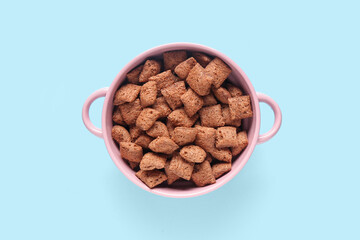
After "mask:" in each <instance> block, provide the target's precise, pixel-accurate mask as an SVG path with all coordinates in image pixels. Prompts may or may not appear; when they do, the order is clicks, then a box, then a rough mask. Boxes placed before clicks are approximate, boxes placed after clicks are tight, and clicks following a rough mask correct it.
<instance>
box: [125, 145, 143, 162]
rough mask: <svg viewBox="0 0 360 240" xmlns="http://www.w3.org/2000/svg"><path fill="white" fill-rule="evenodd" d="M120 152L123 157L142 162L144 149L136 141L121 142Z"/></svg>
mask: <svg viewBox="0 0 360 240" xmlns="http://www.w3.org/2000/svg"><path fill="white" fill-rule="evenodd" d="M120 154H121V157H122V158H123V159H126V160H128V161H130V162H140V161H141V159H142V157H143V149H142V147H140V146H139V145H137V144H135V143H131V142H121V143H120Z"/></svg>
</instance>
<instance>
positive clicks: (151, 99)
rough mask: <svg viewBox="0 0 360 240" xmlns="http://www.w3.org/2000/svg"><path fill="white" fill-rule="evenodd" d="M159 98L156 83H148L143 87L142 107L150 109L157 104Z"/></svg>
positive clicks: (141, 95)
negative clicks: (149, 107)
mask: <svg viewBox="0 0 360 240" xmlns="http://www.w3.org/2000/svg"><path fill="white" fill-rule="evenodd" d="M156 96H157V87H156V82H154V81H148V82H147V83H145V84H144V85H142V86H141V89H140V103H141V106H142V107H148V106H151V105H153V104H154V103H155V101H156Z"/></svg>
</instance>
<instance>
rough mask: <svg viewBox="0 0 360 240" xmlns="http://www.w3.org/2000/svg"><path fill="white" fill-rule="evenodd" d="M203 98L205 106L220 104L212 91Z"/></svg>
mask: <svg viewBox="0 0 360 240" xmlns="http://www.w3.org/2000/svg"><path fill="white" fill-rule="evenodd" d="M203 100H204V106H205V107H206V106H212V105H216V104H218V102H217V101H216V98H215V97H214V95H213V94H212V93H209V94H208V95H206V96H203Z"/></svg>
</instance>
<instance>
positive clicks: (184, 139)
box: [171, 127, 197, 146]
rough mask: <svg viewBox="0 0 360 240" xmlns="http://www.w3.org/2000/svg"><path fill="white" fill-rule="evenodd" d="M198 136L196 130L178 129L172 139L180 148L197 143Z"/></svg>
mask: <svg viewBox="0 0 360 240" xmlns="http://www.w3.org/2000/svg"><path fill="white" fill-rule="evenodd" d="M196 134H197V129H196V128H189V127H176V128H175V129H174V132H173V134H172V137H171V139H172V140H173V141H174V142H175V143H176V144H177V145H179V146H184V145H186V144H189V143H192V142H194V141H195V138H196Z"/></svg>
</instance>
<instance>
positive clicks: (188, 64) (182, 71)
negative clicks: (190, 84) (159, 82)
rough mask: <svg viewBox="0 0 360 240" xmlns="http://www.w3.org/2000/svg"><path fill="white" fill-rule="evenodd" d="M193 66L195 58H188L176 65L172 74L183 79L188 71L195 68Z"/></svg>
mask: <svg viewBox="0 0 360 240" xmlns="http://www.w3.org/2000/svg"><path fill="white" fill-rule="evenodd" d="M195 64H196V60H195V58H193V57H191V58H188V59H186V60H185V61H184V62H182V63H180V64H179V65H177V66H176V68H175V70H174V72H175V73H176V74H177V75H178V76H179V78H181V79H185V78H186V77H187V76H188V74H189V72H190V70H191V69H192V68H193V67H194V66H195Z"/></svg>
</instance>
